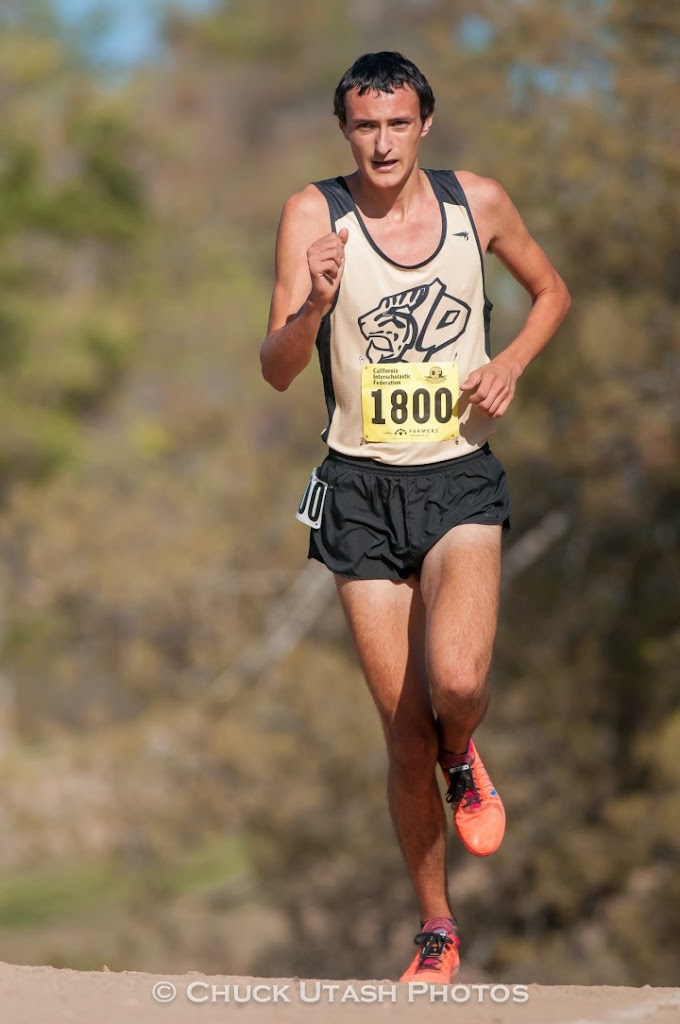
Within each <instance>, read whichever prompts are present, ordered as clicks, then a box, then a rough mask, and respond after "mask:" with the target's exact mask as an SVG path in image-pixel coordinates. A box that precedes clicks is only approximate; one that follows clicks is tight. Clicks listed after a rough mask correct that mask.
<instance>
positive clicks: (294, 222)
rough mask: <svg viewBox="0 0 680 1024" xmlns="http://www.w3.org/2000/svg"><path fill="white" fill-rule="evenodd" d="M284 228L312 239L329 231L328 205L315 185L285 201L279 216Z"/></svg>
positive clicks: (308, 186)
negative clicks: (309, 236) (307, 235)
mask: <svg viewBox="0 0 680 1024" xmlns="http://www.w3.org/2000/svg"><path fill="white" fill-rule="evenodd" d="M284 226H285V227H287V228H289V229H293V230H295V229H297V230H300V231H302V233H304V234H307V233H309V234H310V235H313V237H314V238H318V237H319V234H324V233H325V232H327V231H330V227H331V222H330V214H329V211H328V203H327V202H326V200H325V198H324V197H323V195H322V194H321V192H320V191H319V189H318V188H317V187H316V185H307V187H306V188H303V189H302V190H301V191H300V192H295V193H294V194H293V195H292V196H290V198H289V199H287V200H286V202H285V204H284V207H283V213H282V214H281V227H282V228H283V227H284Z"/></svg>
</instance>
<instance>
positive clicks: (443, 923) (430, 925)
mask: <svg viewBox="0 0 680 1024" xmlns="http://www.w3.org/2000/svg"><path fill="white" fill-rule="evenodd" d="M420 927H421V929H422V931H424V932H435V931H445V932H447V933H448V934H451V935H456V934H457V932H458V922H457V921H456V919H455V917H453V916H452V915H451V912H450V911H449V913H448V914H446V915H441V916H440V915H436V916H434V917H428V918H426V919H425V920H424V921H423V920H422V918H421V921H420Z"/></svg>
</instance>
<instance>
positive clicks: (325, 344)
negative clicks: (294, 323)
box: [314, 177, 353, 441]
mask: <svg viewBox="0 0 680 1024" xmlns="http://www.w3.org/2000/svg"><path fill="white" fill-rule="evenodd" d="M314 185H315V186H316V187H317V188H318V190H319V192H321V194H322V195H323V197H324V198H325V200H326V202H327V203H328V212H329V213H330V217H331V231H335V230H336V225H337V222H338V221H339V220H340V218H341V217H344V216H345V214H347V213H350V212H351V210H352V209H353V204H352V197H351V196H350V194H349V192H348V190H347V186H346V185H345V182H344V180H343V179H342V178H341V177H337V178H326V179H324V181H315V182H314ZM340 288H342V282H340ZM340 288H338V290H337V292H336V293H335V295H334V296H333V303H332V305H331V308H330V309H329V310H328V312H327V313H326V314H325V316H323V317H322V318H321V323H320V324H319V330H318V333H317V335H316V347H317V351H318V353H319V366H320V368H321V378H322V380H323V392H324V397H325V399H326V409H327V411H328V423H327V424H326V426H325V428H324V430H323V431H322V433H321V439H322V440H323V441H325V440H326V439H327V438H328V432H329V431H330V429H331V423H332V421H333V413H334V412H335V389H334V387H333V372H332V369H331V313H332V312H333V310H334V309H335V305H336V303H337V301H338V296H339V295H340Z"/></svg>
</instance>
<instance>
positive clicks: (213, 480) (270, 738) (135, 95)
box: [0, 0, 680, 985]
mask: <svg viewBox="0 0 680 1024" xmlns="http://www.w3.org/2000/svg"><path fill="white" fill-rule="evenodd" d="M154 6H155V8H156V9H157V10H158V11H160V9H161V6H162V5H159V4H155V5H154ZM57 14H58V12H57V11H56V9H55V8H53V7H52V6H51V5H50V4H49V3H48V2H47V0H44V2H38V0H35V2H29V3H23V2H22V3H18V2H15V3H12V2H6V3H5V4H4V5H3V7H2V10H1V11H0V98H1V102H2V113H3V116H2V120H1V122H0V210H1V216H0V409H1V410H2V424H3V429H2V432H1V433H0V633H1V643H2V666H1V674H0V778H1V780H2V785H1V786H0V826H1V831H2V836H3V841H2V844H0V959H2V960H8V961H12V962H22V963H52V964H55V965H58V966H72V967H79V968H93V969H97V968H100V967H101V966H102V965H103V964H107V965H108V966H109V967H110V968H111V969H134V970H155V971H171V970H178V971H183V970H191V969H194V970H202V971H208V972H220V973H239V972H242V973H254V974H257V973H263V974H265V975H268V976H271V975H274V976H280V975H284V974H287V973H292V974H297V975H302V976H305V975H307V976H310V975H311V976H314V975H316V976H322V977H329V978H332V977H381V976H389V975H394V974H396V973H397V972H399V971H401V970H402V969H403V965H404V962H405V959H404V958H405V956H407V955H409V954H408V951H409V948H411V946H410V944H411V941H412V936H413V934H414V931H415V930H416V928H417V913H416V907H415V905H414V903H413V898H412V896H411V893H410V889H409V886H408V884H407V881H406V878H405V872H404V869H403V868H402V865H401V861H400V857H399V854H398V851H397V848H396V842H395V840H394V838H393V836H392V831H391V825H390V823H389V819H388V814H387V808H386V803H385V797H384V773H385V760H384V754H383V749H382V736H381V733H380V729H379V726H378V723H377V721H376V716H375V713H374V710H373V707H372V705H371V702H370V699H369V698H368V696H367V694H366V693H365V689H364V684H363V682H362V678H361V675H360V672H359V669H358V667H357V664H356V661H355V658H354V653H353V650H352V647H351V643H350V640H349V638H348V636H347V633H346V630H345V627H344V623H343V621H342V618H341V613H340V611H339V609H338V607H337V604H336V601H335V597H334V593H333V589H332V586H330V587H329V581H328V579H327V577H326V574H325V573H324V571H323V570H322V569H320V568H318V567H316V566H315V565H313V564H310V565H307V563H306V561H305V556H306V540H307V538H306V532H305V530H304V528H302V527H300V526H299V524H297V523H296V522H295V520H294V518H293V514H294V510H295V508H296V506H297V501H298V499H299V496H300V494H301V492H302V489H303V488H304V485H305V482H306V478H307V475H308V473H309V470H310V469H311V467H312V466H313V465H315V464H316V463H317V462H318V461H319V460H320V459H321V458H322V457H323V446H322V444H321V441H320V440H319V431H320V430H321V428H322V427H323V425H324V408H323V402H322V395H321V382H320V378H319V375H318V372H315V370H314V369H311V368H310V370H308V371H307V372H306V373H305V374H304V375H303V376H302V377H301V378H300V379H298V381H296V383H295V385H294V387H293V389H292V390H291V392H289V393H288V394H286V395H283V396H282V395H278V394H276V393H274V392H273V391H270V390H269V389H267V387H266V386H265V385H264V384H263V382H262V381H261V380H260V376H259V361H258V348H259V343H260V341H261V338H262V337H263V334H264V331H265V325H266V318H267V311H268V301H269V294H270V289H271V280H272V254H273V241H274V232H275V226H276V222H277V219H278V215H279V211H280V209H281V206H282V204H283V202H284V201H285V199H286V198H287V196H288V195H289V194H290V193H291V192H293V191H296V190H298V189H300V188H301V187H303V186H304V185H305V184H306V183H307V182H308V181H310V180H314V179H318V178H323V177H325V176H328V175H332V174H336V173H342V172H346V171H349V170H351V162H350V156H349V153H348V151H346V148H345V145H344V143H343V141H342V139H341V137H340V135H339V132H338V131H337V128H336V126H335V123H334V120H333V118H332V116H331V113H330V110H331V97H332V91H333V88H334V86H335V84H336V82H337V80H338V78H339V77H340V75H341V73H342V72H343V71H344V69H345V68H346V67H347V66H348V65H349V64H350V63H351V62H352V60H353V59H354V58H355V57H356V56H357V55H358V54H359V53H362V52H365V51H367V50H375V49H392V48H393V49H401V50H403V51H404V52H406V53H407V55H408V56H410V57H411V58H412V59H413V60H415V61H416V62H417V63H418V64H419V65H420V66H421V67H422V68H423V70H424V71H425V73H426V74H427V75H428V77H429V79H430V81H431V83H432V85H433V88H434V91H435V95H436V97H437V110H436V118H435V129H434V130H433V132H432V134H431V135H430V137H429V139H428V141H427V144H426V146H425V148H424V151H423V163H424V164H425V165H429V166H434V167H454V168H461V167H469V168H471V169H473V170H475V171H477V172H478V173H482V174H485V175H489V176H491V177H495V178H497V179H498V180H500V181H501V183H502V184H503V185H504V186H505V187H506V189H507V190H508V191H509V192H510V194H511V196H512V197H513V199H514V200H515V202H516V203H517V205H518V206H519V208H520V210H521V212H522V213H523V216H524V218H525V220H526V222H527V223H528V225H529V227H530V229H531V231H532V232H533V233H534V235H535V236H536V237H537V238H538V239H539V241H540V242H541V244H542V245H543V246H544V247H545V248H546V250H547V251H548V253H549V254H550V256H551V258H552V259H553V260H554V262H555V263H556V265H557V267H558V268H559V270H560V272H561V273H562V275H563V276H564V278H565V280H566V281H567V283H568V284H569V286H570V289H571V292H572V296H573V300H574V304H573V307H572V311H571V314H570V317H569V320H568V323H567V325H566V326H565V327H564V328H563V330H562V331H561V332H560V334H559V336H558V337H557V338H556V339H555V341H554V342H553V343H552V345H551V346H550V347H549V348H548V350H547V351H546V352H545V353H544V354H543V356H542V357H541V358H540V359H539V360H538V361H537V362H536V363H535V364H534V365H533V366H532V367H530V369H529V370H528V371H527V373H526V374H525V376H524V378H523V379H522V381H521V382H520V386H519V391H518V397H517V400H516V402H515V405H514V406H513V409H512V411H511V413H510V414H509V416H508V417H507V421H506V422H503V423H502V424H501V425H500V428H499V430H498V432H497V435H496V439H495V442H494V447H495V450H496V452H497V453H498V454H499V455H500V457H501V458H502V459H503V461H504V462H505V463H506V466H507V469H508V472H509V476H510V481H511V485H512V492H513V500H514V515H513V530H512V535H511V538H510V539H509V541H508V544H507V548H506V552H507V553H506V570H507V571H506V583H505V599H504V606H503V611H502V621H501V627H500V632H499V638H498V646H497V654H496V659H495V663H494V667H493V670H492V671H493V683H494V692H495V698H494V702H493V704H492V709H491V712H490V714H489V716H488V718H487V720H486V721H485V723H484V725H483V727H482V729H481V730H480V733H481V736H480V742H481V743H482V746H483V749H484V750H485V751H486V755H485V759H486V761H487V764H488V765H489V766H490V767H491V769H492V771H493V775H494V778H495V779H496V781H497V782H498V785H499V787H500V789H501V791H502V792H503V795H504V797H505V800H506V804H507V808H508V812H509V829H508V834H507V837H506V840H505V842H504V844H503V847H502V848H501V850H500V851H499V852H498V853H497V854H496V855H495V856H494V857H493V858H491V859H490V860H488V861H477V860H475V859H474V858H471V857H470V856H469V855H467V854H466V853H465V852H464V851H463V850H462V849H461V848H460V847H459V846H457V845H456V841H455V839H452V846H451V858H450V880H451V890H452V895H453V901H454V908H455V910H456V912H457V913H458V915H459V918H460V921H461V925H462V930H463V938H464V962H465V964H466V968H465V969H466V970H467V971H468V972H472V973H476V974H477V975H478V976H481V977H483V976H486V977H489V978H494V979H497V980H513V981H538V982H544V983H550V982H560V983H566V982H574V983H609V984H633V985H641V984H647V983H648V984H659V985H668V984H673V983H676V984H677V982H678V967H677V965H678V961H679V959H680V874H679V873H678V870H677V867H678V853H679V850H680V757H679V756H678V754H679V752H680V710H679V703H678V690H679V686H678V668H677V661H676V659H678V660H680V624H679V616H678V612H679V610H680V600H679V597H680V587H679V583H680V578H679V577H680V573H679V563H680V556H679V548H678V534H679V531H680V515H679V509H680V459H679V457H678V456H679V445H678V439H679V431H678V400H677V396H678V391H679V383H680V379H679V378H680V363H679V359H678V347H677V338H678V334H679V330H678V328H679V326H680V325H679V322H678V320H679V316H678V294H679V291H680V288H679V284H680V280H679V278H680V243H679V241H678V240H679V239H680V223H679V220H680V217H679V207H678V199H677V179H678V169H679V164H680V153H679V151H678V147H677V109H678V103H679V100H680V97H679V90H678V68H680V10H678V8H677V7H674V6H673V5H671V4H669V3H666V2H664V0H647V2H645V3H644V4H643V3H640V2H636V0H555V2H554V3H551V4H543V3H538V2H531V0H502V2H501V0H474V2H473V0H446V2H445V0H361V2H355V0H348V2H342V3H341V2H340V0H332V2H329V3H326V4H323V5H319V4H317V3H313V2H311V0H289V2H287V3H286V4H282V3H279V2H277V0H231V2H227V0H223V2H218V0H216V2H215V3H214V4H213V5H212V7H211V8H210V9H207V10H202V11H200V12H196V11H193V12H190V13H187V12H186V11H185V12H184V13H182V12H181V11H180V10H179V9H177V8H174V9H172V8H167V9H165V14H164V16H163V25H162V42H161V44H160V45H159V48H158V52H157V53H156V54H155V57H154V60H153V61H149V62H148V63H147V64H146V65H145V66H140V65H138V66H136V67H134V68H132V69H129V70H127V71H125V73H122V72H121V70H120V69H118V73H116V74H111V68H102V67H101V66H98V65H97V64H96V63H95V62H94V61H93V59H92V52H93V51H92V50H91V49H88V45H87V42H88V39H90V41H91V39H92V37H93V32H94V34H95V35H96V32H95V29H96V27H97V25H96V23H90V24H89V28H88V32H86V33H84V34H83V35H82V37H81V36H80V35H78V33H76V32H72V31H66V30H65V29H64V24H63V22H62V21H61V20H60V18H59V17H58V16H57ZM102 24H104V23H102ZM102 31H105V24H104V28H103V29H102ZM114 70H115V69H114ZM488 263H489V291H490V293H491V297H492V298H493V300H494V302H495V306H496V308H495V312H494V336H495V346H496V348H499V347H501V346H502V345H503V344H504V343H505V342H507V341H508V340H509V339H510V338H511V337H512V336H513V331H514V330H515V329H516V327H517V325H518V324H519V323H520V322H521V320H522V317H523V316H524V314H525V312H526V308H527V301H526V298H525V296H524V295H523V293H522V291H521V289H520V288H519V286H517V285H516V283H515V282H514V281H513V280H512V279H510V278H509V277H508V275H507V274H506V273H504V272H503V271H502V270H499V269H498V268H497V267H496V266H495V263H494V260H493V258H490V259H489V261H488Z"/></svg>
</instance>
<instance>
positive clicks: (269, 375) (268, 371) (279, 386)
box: [260, 353, 291, 391]
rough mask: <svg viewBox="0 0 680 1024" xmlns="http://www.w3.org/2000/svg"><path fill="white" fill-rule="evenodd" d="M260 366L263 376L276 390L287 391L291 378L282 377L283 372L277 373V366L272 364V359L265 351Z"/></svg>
mask: <svg viewBox="0 0 680 1024" xmlns="http://www.w3.org/2000/svg"><path fill="white" fill-rule="evenodd" d="M260 367H261V370H262V376H263V378H264V379H265V381H266V382H267V384H269V385H270V386H271V387H273V388H274V390H275V391H287V390H288V388H289V387H290V383H291V382H290V380H288V379H287V378H285V377H282V376H281V374H277V373H276V370H275V367H274V366H272V365H271V363H270V361H269V360H268V359H267V358H266V357H265V355H264V354H263V353H261V354H260Z"/></svg>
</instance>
